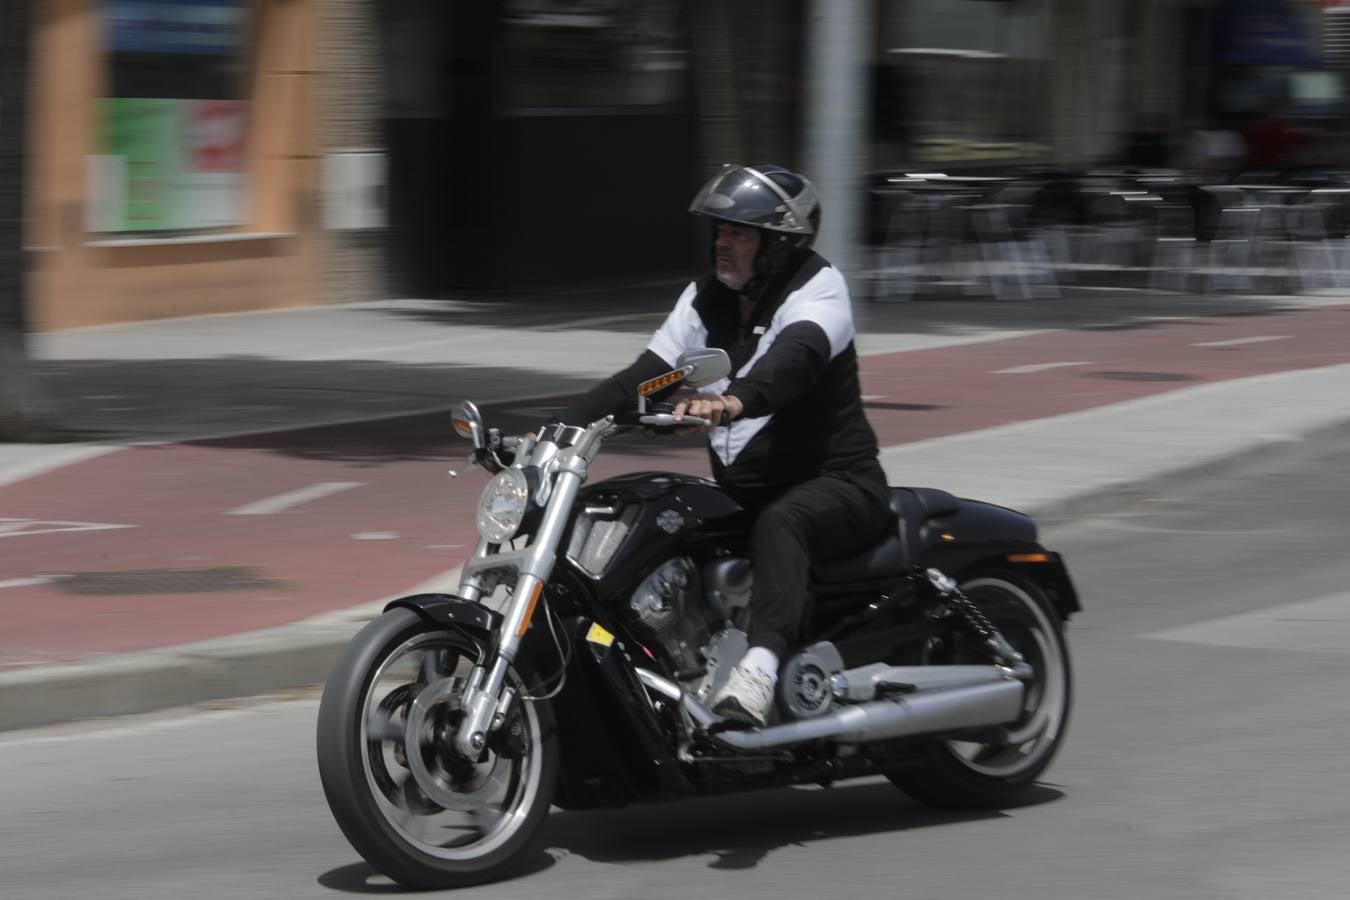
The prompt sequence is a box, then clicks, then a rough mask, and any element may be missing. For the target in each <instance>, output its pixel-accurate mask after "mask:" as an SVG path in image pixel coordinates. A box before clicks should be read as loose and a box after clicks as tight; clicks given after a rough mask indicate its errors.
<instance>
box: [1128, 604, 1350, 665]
mask: <svg viewBox="0 0 1350 900" xmlns="http://www.w3.org/2000/svg"><path fill="white" fill-rule="evenodd" d="M1144 637H1148V638H1155V639H1158V640H1164V641H1182V642H1184V643H1188V644H1206V645H1209V646H1214V647H1250V648H1253V649H1260V650H1281V651H1288V650H1295V651H1301V652H1305V653H1341V654H1344V653H1350V593H1339V594H1328V595H1326V596H1324V597H1316V598H1314V599H1311V600H1299V601H1296V602H1294V603H1284V604H1281V605H1279V606H1271V607H1268V608H1266V609H1258V610H1255V611H1254V612H1247V613H1238V614H1237V615H1232V616H1221V617H1219V618H1217V619H1209V620H1207V621H1204V622H1196V623H1194V624H1191V625H1183V626H1181V627H1179V628H1168V629H1165V630H1163V631H1155V632H1152V633H1151V634H1146V635H1144Z"/></svg>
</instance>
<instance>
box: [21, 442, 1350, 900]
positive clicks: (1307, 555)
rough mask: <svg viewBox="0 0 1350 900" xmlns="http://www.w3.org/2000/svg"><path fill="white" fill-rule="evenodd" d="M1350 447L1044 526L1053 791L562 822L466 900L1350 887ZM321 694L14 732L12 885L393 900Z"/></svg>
mask: <svg viewBox="0 0 1350 900" xmlns="http://www.w3.org/2000/svg"><path fill="white" fill-rule="evenodd" d="M1347 445H1350V432H1345V431H1342V432H1339V433H1334V434H1328V435H1324V436H1321V437H1319V438H1317V439H1314V440H1310V441H1307V442H1304V443H1301V444H1294V445H1289V446H1288V447H1286V448H1284V449H1283V450H1281V451H1280V452H1278V453H1276V454H1272V455H1270V456H1267V457H1266V458H1264V459H1263V460H1261V461H1259V462H1255V463H1251V464H1248V465H1246V466H1244V467H1241V468H1237V469H1231V470H1228V471H1225V472H1223V473H1218V474H1215V475H1214V476H1212V477H1210V478H1208V479H1199V480H1197V481H1196V482H1194V483H1192V484H1190V485H1188V486H1186V488H1185V489H1184V490H1183V491H1180V492H1173V493H1170V494H1165V495H1148V494H1147V493H1145V494H1143V495H1142V496H1140V498H1139V499H1138V500H1137V502H1134V503H1133V504H1132V505H1131V506H1130V507H1129V508H1124V509H1120V510H1117V511H1116V512H1114V513H1112V514H1109V515H1103V516H1100V517H1097V518H1094V519H1091V520H1086V521H1075V522H1066V523H1061V524H1056V525H1052V526H1051V527H1050V528H1049V529H1047V534H1046V537H1047V540H1048V542H1049V543H1051V544H1052V545H1053V546H1055V547H1056V548H1057V549H1060V550H1062V551H1063V552H1064V553H1065V554H1066V555H1067V558H1068V560H1069V562H1070V565H1071V567H1072V571H1073V573H1074V575H1075V577H1076V580H1077V581H1078V584H1079V587H1080V589H1081V591H1082V594H1083V596H1084V601H1085V606H1086V612H1085V613H1083V614H1082V615H1081V616H1080V617H1078V618H1076V619H1075V620H1074V621H1073V622H1072V624H1071V627H1070V639H1071V643H1072V648H1073V652H1074V657H1075V663H1076V667H1077V688H1078V697H1077V703H1076V707H1075V714H1074V721H1073V723H1072V726H1071V728H1070V731H1069V736H1068V742H1067V745H1066V747H1065V749H1064V752H1063V754H1062V755H1061V757H1060V759H1059V760H1058V761H1057V762H1056V763H1055V764H1054V765H1053V766H1052V767H1051V769H1050V770H1049V772H1048V774H1047V779H1048V780H1047V782H1046V783H1045V784H1044V786H1043V787H1042V788H1041V789H1040V790H1039V793H1038V796H1037V798H1036V802H1034V803H1032V804H1030V805H1027V806H1024V807H1021V808H1017V809H1009V810H1003V811H998V812H990V813H985V814H973V815H954V814H947V813H934V812H930V811H927V810H925V809H923V808H921V807H919V806H917V805H915V804H914V803H912V802H910V801H909V800H908V799H906V798H905V797H903V796H902V795H900V794H899V793H898V792H896V791H895V790H894V789H893V788H891V787H890V786H889V785H887V784H885V783H884V782H877V781H870V782H859V783H853V784H844V785H842V786H838V787H835V788H832V789H829V790H820V789H809V790H780V791H772V792H767V793H760V794H748V795H743V796H740V797H726V798H719V799H714V800H698V801H687V802H682V803H678V804H671V805H666V806H659V807H644V808H633V809H628V810H622V811H617V812H604V813H570V814H564V813H555V814H554V815H553V816H552V818H551V819H550V821H549V822H548V824H547V825H546V832H545V846H546V848H547V849H546V850H545V851H543V852H541V853H540V854H539V855H538V856H537V857H536V858H534V859H532V860H530V861H529V863H530V865H529V871H528V872H527V874H524V875H522V876H521V877H519V878H517V879H515V880H513V881H510V882H507V883H503V884H498V885H495V886H490V887H484V888H479V889H474V890H469V891H463V892H460V893H459V894H458V896H464V897H493V898H513V897H521V898H536V897H537V898H556V897H567V898H571V897H588V898H589V897H595V898H634V897H639V896H641V897H644V898H666V897H669V898H677V897H679V898H683V897H689V896H698V895H703V896H707V897H726V896H735V897H772V898H775V900H781V898H795V897H810V898H816V897H858V898H863V897H867V898H873V897H896V896H901V897H905V898H907V900H909V898H913V900H920V898H934V900H936V898H944V900H946V898H953V897H957V898H962V897H978V896H998V897H1000V898H1006V900H1020V898H1027V900H1032V898H1035V900H1046V898H1075V900H1077V898H1083V897H1092V898H1169V900H1170V898H1188V900H1189V898H1234V900H1245V898H1253V900H1255V898H1262V900H1265V898H1270V897H1280V898H1282V900H1300V898H1341V897H1344V896H1345V885H1346V884H1347V883H1350V854H1347V853H1346V852H1345V851H1346V838H1345V836H1346V834H1347V833H1350V770H1347V765H1346V755H1345V747H1346V746H1347V745H1350V666H1347V662H1350V591H1347V588H1346V584H1347V583H1348V582H1350V558H1347V555H1346V553H1345V552H1344V548H1345V546H1346V545H1347V542H1350V519H1348V518H1347V516H1346V515H1345V513H1344V510H1346V509H1347V508H1350V474H1347V470H1346V467H1345V465H1344V458H1345V453H1346V449H1347ZM315 707H316V698H315V696H314V695H313V694H301V695H297V696H294V697H290V698H283V699H280V700H276V699H274V700H272V701H268V702H262V701H254V702H250V703H243V704H239V705H237V706H233V707H226V706H218V707H216V708H214V709H206V710H203V709H195V710H180V711H175V712H173V713H170V714H161V715H157V716H154V717H142V718H135V719H126V720H121V721H116V722H110V723H102V724H98V723H95V724H85V725H75V726H63V727H59V728H50V729H43V730H37V731H30V732H12V733H9V734H6V735H3V736H0V800H2V801H3V809H4V814H3V817H0V896H3V897H13V898H23V900H48V898H51V900H56V898H61V900H65V898H70V897H94V898H100V900H113V898H136V900H157V898H180V897H183V896H192V897H195V898H203V900H207V898H212V900H214V898H273V897H286V898H297V900H299V898H309V897H332V896H334V895H335V893H385V892H392V891H393V890H395V889H394V888H393V887H392V886H390V885H389V884H388V882H386V881H384V880H383V879H381V878H379V877H378V876H375V875H374V874H373V873H372V872H371V870H370V869H368V868H367V867H366V866H365V865H364V864H363V863H361V862H360V860H359V859H358V858H357V856H356V854H355V853H354V852H353V851H352V850H351V849H350V848H349V847H348V845H347V844H346V843H345V841H344V840H343V838H342V836H341V834H340V833H339V832H338V830H337V828H336V826H335V825H334V823H333V821H332V819H331V817H330V816H329V814H328V811H327V809H326V807H325V806H324V802H323V798H322V794H321V791H320V788H319V783H318V776H317V773H316V771H315V765H314V751H313V725H314V715H315Z"/></svg>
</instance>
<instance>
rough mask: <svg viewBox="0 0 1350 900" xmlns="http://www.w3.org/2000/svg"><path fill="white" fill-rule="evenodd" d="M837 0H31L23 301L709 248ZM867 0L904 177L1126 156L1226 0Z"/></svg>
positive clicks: (421, 284)
mask: <svg viewBox="0 0 1350 900" xmlns="http://www.w3.org/2000/svg"><path fill="white" fill-rule="evenodd" d="M819 2H821V0H787V2H783V0H741V2H737V3H725V2H722V0H565V2H564V0H474V2H472V3H467V2H447V0H378V2H376V0H37V3H36V10H37V13H36V16H35V21H34V22H33V25H32V33H33V42H32V44H33V61H32V66H31V74H32V78H31V84H32V105H31V114H30V119H29V122H30V124H29V148H30V149H29V163H30V164H29V167H28V173H29V174H28V195H29V196H28V215H27V223H26V234H27V245H28V247H29V250H30V259H31V261H32V263H31V272H32V278H31V293H32V299H31V302H30V315H29V318H30V321H31V322H32V324H33V325H34V327H37V328H61V327H70V326H77V325H87V324H97V323H101V322H115V321H127V320H136V319H145V318H152V317H158V316H170V315H187V314H201V313H212V312H224V311H232V310H242V309H265V308H273V307H285V306H295V305H305V304H314V303H332V302H348V301H353V300H362V299H375V298H386V297H390V296H423V297H428V296H429V297H434V296H443V295H446V294H448V293H450V292H454V291H461V290H465V289H474V290H479V289H491V290H503V291H511V290H522V291H531V292H535V293H538V292H539V291H540V290H541V289H547V288H549V287H552V286H557V285H564V284H568V283H576V282H594V281H611V280H616V279H631V278H638V277H643V276H657V275H666V274H671V273H674V272H682V271H688V270H689V268H690V267H692V266H694V265H696V264H698V263H699V261H700V260H701V259H702V258H703V255H704V254H705V253H706V244H705V243H704V241H705V240H706V238H705V237H704V236H703V233H702V232H701V231H700V230H699V228H698V227H697V225H696V224H695V223H693V222H691V221H690V218H689V217H687V216H683V215H682V213H681V211H682V210H683V209H684V208H685V206H686V205H687V203H688V199H689V197H690V196H691V195H692V193H693V191H694V190H695V189H696V187H697V185H698V184H699V183H700V182H701V181H702V180H703V179H704V178H706V176H707V174H708V172H709V171H711V170H712V169H713V168H715V167H716V166H717V165H718V164H720V163H723V162H750V163H754V162H764V161H775V162H782V163H784V164H787V165H799V164H801V161H802V153H803V146H804V141H803V139H802V128H803V127H804V123H805V121H806V117H805V116H804V114H803V106H804V104H805V102H806V96H807V91H805V90H804V85H803V74H802V73H803V72H804V71H805V63H806V48H807V46H808V44H809V42H810V41H812V39H813V25H812V21H813V19H812V16H813V10H814V9H816V4H817V3H819ZM854 2H856V3H858V4H860V6H861V7H862V8H863V9H864V10H865V14H866V15H867V16H868V17H869V18H870V20H871V21H873V22H874V25H875V27H873V28H872V29H870V31H869V35H868V38H867V46H864V47H859V48H858V55H857V57H858V60H859V61H860V62H859V64H860V65H866V66H867V67H868V70H869V72H870V74H871V77H870V78H869V79H866V83H867V85H868V90H869V92H870V96H869V98H868V101H867V104H868V108H869V109H870V110H871V111H872V115H871V119H870V122H869V123H868V126H867V127H868V131H869V134H868V139H869V143H868V154H867V160H866V163H865V165H866V166H867V167H868V169H869V170H870V171H872V172H885V171H891V170H896V169H903V168H907V167H908V168H913V167H922V168H927V169H932V168H943V169H947V168H960V167H963V166H982V167H999V166H1003V167H1013V166H1018V165H1026V164H1033V165H1040V166H1056V167H1060V168H1066V169H1072V168H1082V167H1087V166H1091V165H1094V164H1097V163H1099V162H1102V161H1107V160H1110V159H1112V158H1113V157H1115V156H1117V155H1118V153H1119V150H1120V148H1121V147H1122V146H1123V143H1124V141H1125V140H1126V137H1127V135H1128V133H1129V131H1130V130H1131V129H1132V128H1133V127H1135V123H1136V122H1138V121H1140V120H1142V119H1145V118H1150V117H1152V118H1158V119H1161V120H1166V121H1167V123H1168V125H1169V127H1171V126H1173V125H1175V124H1177V123H1179V122H1180V121H1181V119H1182V118H1183V116H1184V115H1185V111H1186V103H1187V102H1188V101H1187V99H1186V98H1187V97H1188V96H1189V95H1188V93H1187V92H1188V90H1190V88H1188V84H1189V82H1188V81H1187V79H1186V74H1185V73H1186V67H1185V64H1184V54H1185V46H1184V40H1185V38H1184V34H1185V32H1184V29H1183V30H1182V31H1180V32H1179V31H1178V24H1179V23H1181V24H1183V25H1184V23H1185V21H1186V16H1187V10H1189V9H1191V8H1193V7H1196V6H1206V5H1207V6H1209V7H1212V6H1213V5H1214V2H1215V0H1209V2H1208V3H1207V4H1199V3H1192V2H1189V0H854ZM1288 2H1296V0H1288ZM1179 34H1180V35H1181V36H1180V37H1179V36H1178V35H1179ZM860 189H862V186H860ZM827 215H828V214H827Z"/></svg>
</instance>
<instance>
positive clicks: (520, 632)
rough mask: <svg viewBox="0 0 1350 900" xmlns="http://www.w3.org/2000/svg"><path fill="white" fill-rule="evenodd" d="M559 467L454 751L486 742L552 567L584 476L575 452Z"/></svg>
mask: <svg viewBox="0 0 1350 900" xmlns="http://www.w3.org/2000/svg"><path fill="white" fill-rule="evenodd" d="M560 468H561V471H560V472H559V473H558V476H557V481H556V482H554V485H553V494H552V496H551V497H550V498H549V503H548V509H546V510H545V511H544V519H543V521H542V522H541V523H540V524H539V530H538V531H537V532H535V535H534V541H533V542H532V543H531V544H530V547H529V550H528V552H527V553H526V555H525V558H524V559H523V560H522V561H521V564H520V577H519V578H518V579H517V580H516V587H515V590H514V591H513V592H512V594H511V600H510V602H509V603H508V604H507V608H506V610H505V612H506V615H505V616H504V618H503V621H502V629H501V632H500V633H499V635H498V643H497V655H496V658H495V659H494V660H493V662H492V667H491V668H490V669H489V670H488V674H487V678H486V680H485V681H484V682H483V687H482V689H481V690H477V691H466V692H465V697H464V720H463V721H462V722H461V723H460V726H459V728H458V729H457V730H456V732H455V751H456V752H458V753H459V754H461V755H462V756H465V757H467V758H469V759H475V758H477V757H478V755H479V754H481V753H482V752H483V748H484V747H485V746H486V745H487V732H488V728H489V726H490V725H491V724H492V715H493V713H494V712H496V710H497V704H498V702H499V701H500V698H499V697H498V694H499V693H500V692H501V689H502V684H503V683H504V682H505V681H506V670H507V667H508V666H510V664H511V662H512V661H513V660H514V659H515V658H516V651H517V650H518V649H520V641H521V639H522V638H523V637H524V636H525V630H526V629H527V628H528V627H529V625H530V619H531V618H532V617H533V615H534V610H535V606H536V605H537V604H538V602H539V597H540V595H541V594H542V593H543V591H544V584H545V582H547V581H548V577H549V575H550V574H552V572H553V563H554V561H555V560H556V559H557V554H558V544H559V543H560V542H561V541H562V536H563V532H564V531H565V530H566V529H567V518H568V516H569V515H571V512H572V504H573V503H574V502H575V501H576V497H577V491H578V490H579V489H580V488H581V483H582V482H583V481H584V480H585V477H586V461H585V460H584V459H580V458H578V457H576V456H573V457H572V458H570V459H568V460H566V461H565V462H564V463H563V464H562V466H561V467H560Z"/></svg>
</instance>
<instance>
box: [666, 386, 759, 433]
mask: <svg viewBox="0 0 1350 900" xmlns="http://www.w3.org/2000/svg"><path fill="white" fill-rule="evenodd" d="M671 402H672V403H674V404H675V412H674V415H675V421H676V422H677V423H678V422H679V421H680V420H681V419H683V418H684V417H685V416H694V417H696V418H700V419H707V420H708V421H709V422H711V423H712V425H700V426H694V428H693V429H692V430H695V431H700V432H704V433H707V432H709V431H712V429H713V426H716V425H726V424H728V423H730V422H731V420H732V419H734V418H736V417H737V416H739V415H740V414H741V412H742V411H743V410H744V406H743V405H742V404H741V401H740V400H739V399H737V398H736V397H732V396H729V395H724V394H700V393H697V392H695V391H690V390H681V391H679V392H677V393H676V394H675V396H674V397H672V398H671Z"/></svg>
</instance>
